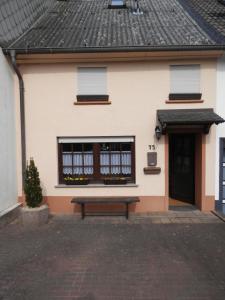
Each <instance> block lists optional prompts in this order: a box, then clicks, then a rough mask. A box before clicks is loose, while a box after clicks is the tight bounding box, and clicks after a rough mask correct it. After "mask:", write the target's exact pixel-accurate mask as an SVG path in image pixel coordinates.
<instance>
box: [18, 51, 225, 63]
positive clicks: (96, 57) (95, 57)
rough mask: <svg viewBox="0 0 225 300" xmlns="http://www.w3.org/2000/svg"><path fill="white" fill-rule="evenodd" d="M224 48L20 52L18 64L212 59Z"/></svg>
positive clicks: (218, 55) (220, 53)
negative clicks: (46, 52)
mask: <svg viewBox="0 0 225 300" xmlns="http://www.w3.org/2000/svg"><path fill="white" fill-rule="evenodd" d="M223 53H224V52H223V51H222V50H201V51H152V52H150V51H149V52H107V53H54V54H18V55H17V63H18V64H43V63H95V62H126V61H157V60H174V59H176V60H184V59H210V58H218V57H221V56H222V55H223Z"/></svg>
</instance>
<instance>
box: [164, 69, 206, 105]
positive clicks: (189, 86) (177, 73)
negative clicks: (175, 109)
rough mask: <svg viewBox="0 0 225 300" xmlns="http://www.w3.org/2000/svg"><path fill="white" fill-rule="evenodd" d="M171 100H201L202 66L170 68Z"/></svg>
mask: <svg viewBox="0 0 225 300" xmlns="http://www.w3.org/2000/svg"><path fill="white" fill-rule="evenodd" d="M170 74H171V79H170V94H169V100H200V99H201V93H200V65H172V66H170Z"/></svg>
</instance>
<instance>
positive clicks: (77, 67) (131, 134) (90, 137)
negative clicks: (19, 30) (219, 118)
mask: <svg viewBox="0 0 225 300" xmlns="http://www.w3.org/2000/svg"><path fill="white" fill-rule="evenodd" d="M174 66H177V67H178V70H179V67H184V70H185V67H193V70H194V67H195V66H197V67H198V68H199V89H200V90H199V92H200V93H202V100H190V101H189V100H181V101H180V102H181V103H179V101H177V100H169V94H170V93H171V88H172V87H171V80H172V78H171V77H172V76H173V69H172V67H174ZM20 70H21V72H22V74H23V78H24V83H25V86H26V107H25V110H26V140H27V145H26V147H27V148H26V149H27V157H33V158H34V159H35V162H36V164H37V166H38V168H39V172H40V177H41V180H42V182H43V189H44V193H45V196H46V201H47V203H48V204H49V206H50V209H51V211H52V212H55V213H72V212H73V209H74V208H73V206H72V205H71V203H70V200H71V198H72V197H74V196H106V195H107V196H134V195H135V196H139V197H140V200H141V201H140V203H138V204H137V205H136V208H135V211H137V212H146V211H164V210H167V209H168V205H169V196H170V194H169V183H170V180H171V178H170V175H169V172H170V170H169V159H171V158H170V155H171V153H169V151H170V150H169V147H171V146H170V145H171V144H170V143H172V140H171V139H172V134H173V132H174V134H175V133H177V129H178V130H179V134H178V137H179V136H180V133H181V134H182V137H183V138H185V136H186V137H187V140H184V141H180V142H181V143H182V145H181V147H184V146H185V145H184V143H191V142H192V139H194V145H193V146H191V145H190V147H195V150H194V151H195V158H194V159H195V160H196V162H195V169H194V174H192V176H195V178H196V182H195V183H194V185H195V186H196V188H197V187H198V188H199V187H201V189H202V190H197V189H196V190H195V193H196V195H195V200H194V203H195V204H196V205H198V207H199V208H201V209H202V210H211V209H212V208H213V206H214V199H215V198H214V192H215V191H214V180H213V178H214V177H213V176H214V171H213V170H214V168H215V162H214V160H213V159H212V157H214V156H215V128H214V126H212V128H211V129H210V132H209V133H208V134H205V133H204V132H203V127H202V126H200V125H198V124H191V126H190V128H189V127H188V126H187V127H184V128H182V126H181V128H180V129H179V126H175V128H174V131H173V129H171V130H172V131H171V132H170V133H169V132H166V134H165V135H162V137H161V138H160V139H159V140H157V138H156V136H155V127H156V126H157V125H158V124H159V121H158V116H157V110H171V109H172V110H174V109H182V110H183V109H191V110H198V109H207V108H212V109H214V108H215V105H216V103H215V101H214V99H215V94H216V58H211V59H199V58H197V59H191V60H187V59H179V60H177V58H176V57H175V58H172V59H171V58H170V59H168V58H167V59H166V60H163V61H162V60H161V59H160V60H159V61H155V60H152V59H151V58H149V59H148V60H146V61H144V62H138V61H135V59H134V61H132V62H130V61H129V62H107V61H105V62H101V61H100V62H95V63H88V64H87V63H84V62H80V63H73V62H71V63H70V64H67V63H54V64H34V63H31V64H26V65H25V64H24V65H21V67H20ZM102 70H104V75H102V78H101V80H105V82H104V83H103V82H99V85H101V84H103V85H104V86H103V87H102V86H100V89H101V88H102V89H103V91H102V95H107V96H108V99H107V100H96V101H93V100H89V97H87V95H85V96H84V100H86V101H83V99H82V100H79V97H78V96H77V95H79V94H80V89H82V88H83V89H84V90H85V88H86V89H87V91H88V89H92V88H94V89H95V88H96V89H98V88H99V87H98V86H97V84H98V82H97V83H96V86H94V87H90V86H86V87H85V82H82V79H81V78H80V80H81V82H79V76H80V77H82V75H83V76H84V77H85V74H81V72H82V71H85V72H87V74H86V75H87V77H88V76H91V75H92V76H93V77H94V76H96V77H97V75H99V74H98V73H97V72H98V71H99V72H101V71H102ZM187 70H188V69H187ZM91 71H92V72H94V73H95V72H96V73H95V74H91ZM34 74H35V75H34ZM53 74H54V76H53ZM99 77H101V76H99ZM84 80H85V79H84ZM92 80H93V81H94V79H92ZM183 80H185V77H184V79H183ZM46 83H47V84H46ZM82 83H83V85H84V86H82ZM79 85H80V86H79ZM16 90H18V87H17V89H16ZM96 93H97V94H99V93H100V91H99V90H96ZM96 93H94V90H93V93H92V94H91V95H94V94H96ZM85 94H86V93H85ZM18 96H19V95H17V104H18V103H19V101H18ZM85 98H86V99H85ZM176 101H177V102H178V103H177V102H176ZM17 109H18V110H19V108H17ZM187 121H188V120H187ZM210 122H211V121H210ZM17 126H19V120H18V123H17ZM192 127H193V128H192ZM17 138H18V141H19V140H20V136H19V135H18V137H17ZM190 139H191V140H190ZM178 142H179V141H178ZM96 147H97V148H98V149H97V151H96ZM187 147H188V145H187ZM99 148H100V149H99ZM183 150H184V149H183ZM190 150H191V149H190ZM192 150H193V149H192ZM192 150H191V151H192ZM95 151H96V152H95ZM178 151H179V149H178ZM18 152H20V149H18ZM110 152H111V153H110ZM152 152H153V153H157V164H156V165H155V166H153V167H151V165H148V153H152ZM82 153H83V154H82ZM189 155H191V154H190V153H187V157H186V158H185V157H183V158H182V159H183V160H184V161H183V163H185V159H187V164H188V163H189V161H188V160H189V159H191V158H190V157H188V156H189ZM18 156H19V157H20V155H18ZM82 160H83V161H82ZM95 160H98V162H97V163H96V162H95ZM197 160H199V161H197ZM200 160H201V163H200ZM153 163H154V162H153ZM97 164H98V166H97ZM187 167H188V166H187ZM157 168H158V169H157ZM199 168H200V170H199ZM17 169H18V178H19V182H18V185H19V186H20V194H19V195H20V196H21V195H22V190H21V181H22V178H21V161H20V160H18V165H17ZM192 171H193V170H192ZM95 172H96V173H95ZM197 172H200V174H197ZM97 173H98V174H97ZM155 173H156V174H155ZM67 176H70V177H78V178H80V177H82V178H89V183H88V184H87V185H83V186H82V185H77V186H76V185H68V184H67V182H66V178H67ZM108 177H123V178H126V179H127V182H126V183H124V184H123V185H116V184H113V185H107V184H105V182H104V179H106V178H108ZM200 177H201V182H198V180H199V179H200ZM187 180H188V179H187ZM179 184H180V183H179ZM186 184H187V182H186ZM190 184H192V183H190ZM187 197H188V196H187ZM187 201H188V200H187Z"/></svg>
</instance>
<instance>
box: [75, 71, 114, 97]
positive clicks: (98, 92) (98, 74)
mask: <svg viewBox="0 0 225 300" xmlns="http://www.w3.org/2000/svg"><path fill="white" fill-rule="evenodd" d="M106 75H107V69H106V68H105V67H101V68H78V83H77V84H78V95H77V101H79V102H82V101H85V102H86V101H108V98H109V97H108V95H107V77H106Z"/></svg>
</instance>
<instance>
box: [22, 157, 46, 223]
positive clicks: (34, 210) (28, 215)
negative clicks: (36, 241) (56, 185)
mask: <svg viewBox="0 0 225 300" xmlns="http://www.w3.org/2000/svg"><path fill="white" fill-rule="evenodd" d="M24 194H25V200H26V204H27V206H25V207H23V208H22V222H23V224H24V225H29V226H32V225H41V224H44V223H47V221H48V206H47V205H46V204H42V201H43V195H42V188H41V185H40V178H39V173H38V170H37V167H36V166H35V163H34V160H33V159H32V158H31V159H30V162H29V164H27V167H26V171H25V177H24Z"/></svg>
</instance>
